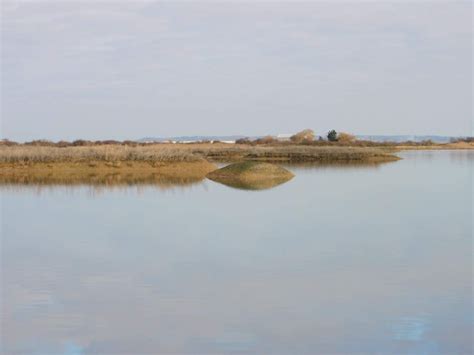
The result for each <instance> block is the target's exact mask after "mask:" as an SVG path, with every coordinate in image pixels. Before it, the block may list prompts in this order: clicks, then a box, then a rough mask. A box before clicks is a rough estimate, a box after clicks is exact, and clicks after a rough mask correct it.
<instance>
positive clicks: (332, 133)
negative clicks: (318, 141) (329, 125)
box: [328, 130, 337, 142]
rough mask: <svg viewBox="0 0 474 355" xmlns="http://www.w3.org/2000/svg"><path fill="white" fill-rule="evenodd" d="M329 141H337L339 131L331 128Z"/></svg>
mask: <svg viewBox="0 0 474 355" xmlns="http://www.w3.org/2000/svg"><path fill="white" fill-rule="evenodd" d="M328 141H330V142H336V141H337V132H336V131H335V130H331V131H329V132H328Z"/></svg>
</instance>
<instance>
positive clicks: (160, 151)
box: [0, 144, 398, 166]
mask: <svg viewBox="0 0 474 355" xmlns="http://www.w3.org/2000/svg"><path fill="white" fill-rule="evenodd" d="M203 159H207V160H214V161H238V160H261V161H285V162H332V161H334V162H337V161H390V160H396V159H398V158H397V157H396V156H394V155H392V154H391V153H390V152H389V151H388V150H384V149H380V148H368V147H338V146H322V147H321V146H312V145H276V146H272V145H261V146H251V145H242V144H232V145H230V144H156V145H146V146H126V145H98V146H77V147H64V148H60V147H44V146H28V145H14V146H0V163H1V164H12V165H15V166H16V165H25V164H26V165H30V164H37V163H44V164H51V163H87V164H89V163H90V164H96V163H97V162H109V163H111V164H116V165H120V164H123V163H126V162H147V163H151V164H152V165H153V164H159V163H175V162H193V161H201V160H203Z"/></svg>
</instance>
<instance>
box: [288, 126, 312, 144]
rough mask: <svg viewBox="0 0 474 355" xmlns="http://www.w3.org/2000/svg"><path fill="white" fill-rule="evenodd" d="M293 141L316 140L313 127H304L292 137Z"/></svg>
mask: <svg viewBox="0 0 474 355" xmlns="http://www.w3.org/2000/svg"><path fill="white" fill-rule="evenodd" d="M290 140H291V141H292V142H293V143H303V142H312V141H313V140H314V132H313V130H312V129H304V130H302V131H301V132H298V133H296V134H294V135H292V136H291V137H290Z"/></svg>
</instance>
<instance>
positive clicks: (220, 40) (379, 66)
mask: <svg viewBox="0 0 474 355" xmlns="http://www.w3.org/2000/svg"><path fill="white" fill-rule="evenodd" d="M1 3H2V8H1V82H2V86H1V136H2V138H9V139H13V140H17V141H25V140H32V139H51V140H60V139H66V140H73V139H79V138H84V139H138V138H141V137H150V136H153V137H165V136H176V135H233V134H242V135H249V136H253V135H263V134H278V133H293V132H295V131H298V130H301V129H304V128H312V129H314V130H315V131H316V133H317V134H324V132H327V131H328V130H329V129H333V128H334V129H336V130H337V131H346V132H351V133H355V134H419V135H421V134H438V135H452V136H459V135H473V104H472V79H473V75H472V48H473V42H472V10H473V9H472V2H471V1H457V2H454V1H418V2H411V1H398V2H397V1H378V2H360V1H345V2H342V1H327V2H322V1H305V2H301V1H280V2H270V1H261V2H256V1H252V2H250V1H247V2H246V1H233V2H230V1H213V2H204V1H174V2H171V1H161V2H155V1H148V0H147V1H145V0H143V1H141V0H138V1H133V2H132V1H124V2H119V1H110V0H109V1H101V2H99V1H89V0H84V1H81V2H78V1H70V0H64V1H49V2H48V1H38V0H36V1H35V0H29V1H19V0H2V2H1Z"/></svg>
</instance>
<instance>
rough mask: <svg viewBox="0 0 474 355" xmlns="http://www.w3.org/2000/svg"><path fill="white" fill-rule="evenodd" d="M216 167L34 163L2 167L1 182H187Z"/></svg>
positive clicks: (200, 163)
mask: <svg viewBox="0 0 474 355" xmlns="http://www.w3.org/2000/svg"><path fill="white" fill-rule="evenodd" d="M215 168H216V167H215V165H214V164H211V163H209V162H207V161H204V160H201V161H196V162H181V163H168V164H163V165H154V166H151V165H150V164H148V163H140V162H136V163H130V164H128V165H123V166H122V165H119V166H117V165H116V164H115V165H114V164H106V163H104V162H94V164H80V163H77V164H71V163H60V164H52V165H51V164H33V165H30V166H25V167H23V168H18V167H11V166H10V167H9V166H2V171H1V173H0V184H2V185H16V184H22V185H83V184H87V185H104V186H113V185H163V186H165V185H186V184H192V183H195V182H198V181H201V180H202V179H204V177H205V176H206V174H207V173H209V172H210V171H212V170H214V169H215Z"/></svg>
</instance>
